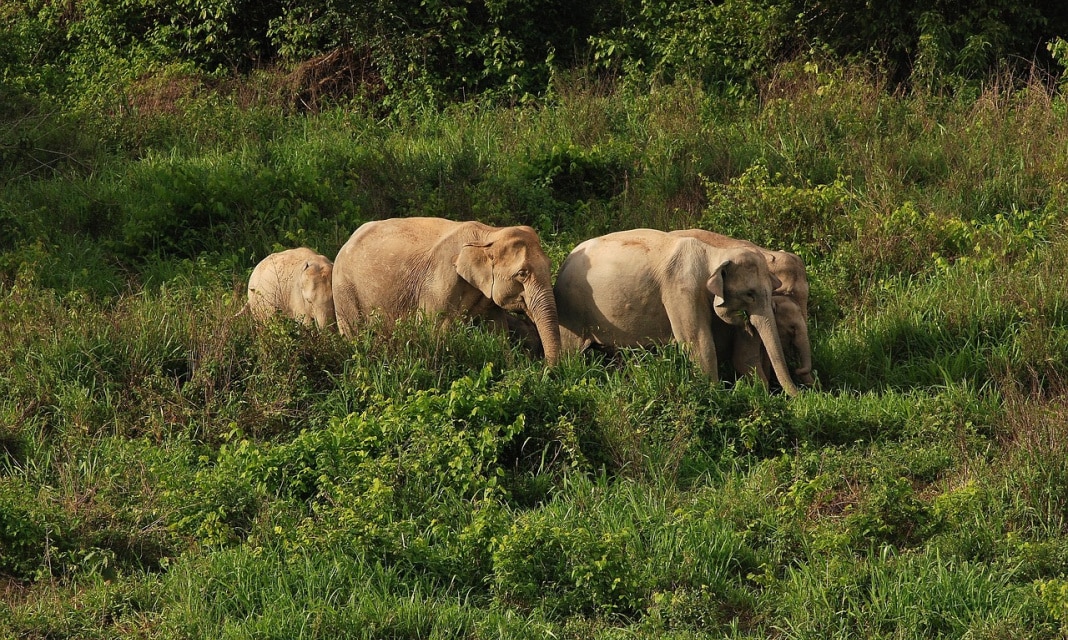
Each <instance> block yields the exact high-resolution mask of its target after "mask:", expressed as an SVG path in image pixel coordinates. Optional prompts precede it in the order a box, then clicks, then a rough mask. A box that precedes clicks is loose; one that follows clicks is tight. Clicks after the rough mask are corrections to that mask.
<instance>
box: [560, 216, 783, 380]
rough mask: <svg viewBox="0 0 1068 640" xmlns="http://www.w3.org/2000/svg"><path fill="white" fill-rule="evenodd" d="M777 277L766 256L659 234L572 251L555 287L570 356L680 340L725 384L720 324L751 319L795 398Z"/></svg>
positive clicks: (616, 237)
mask: <svg viewBox="0 0 1068 640" xmlns="http://www.w3.org/2000/svg"><path fill="white" fill-rule="evenodd" d="M778 285H779V282H778V279H777V278H775V277H774V276H772V275H771V274H770V273H769V272H768V266H767V263H766V262H765V260H764V257H763V256H762V255H761V254H760V252H758V251H755V250H753V249H750V248H746V247H736V248H717V247H713V246H711V245H708V244H705V243H703V242H701V241H699V240H697V239H695V238H684V237H679V236H672V235H669V234H667V233H664V232H663V231H656V230H653V229H634V230H631V231H620V232H617V233H610V234H608V235H605V236H601V237H598V238H593V239H590V240H587V241H585V242H583V243H581V244H580V245H578V246H577V247H575V249H574V250H573V251H572V252H571V254H570V255H569V256H568V257H567V259H566V260H564V263H563V265H561V266H560V273H559V274H558V275H557V279H556V288H555V294H556V301H557V304H558V305H559V309H560V335H561V340H562V344H563V348H564V349H565V350H581V349H584V348H585V347H587V346H588V345H589V344H591V343H597V344H602V345H606V346H614V347H625V346H645V345H653V344H662V343H665V342H668V341H670V340H672V339H674V340H675V341H676V342H678V343H679V344H681V345H682V346H683V348H684V349H685V350H686V351H687V352H688V353H689V354H690V356H691V357H692V358H695V359H696V360H697V362H698V363H699V364H700V366H701V369H702V370H703V371H704V372H705V373H707V374H708V375H709V376H710V377H711V378H712V379H713V380H718V379H719V372H718V360H717V359H716V345H715V340H714V336H713V333H712V323H713V319H714V318H719V319H721V320H723V321H724V322H726V323H728V324H731V325H735V326H743V325H745V324H746V322H747V321H748V322H749V323H750V324H751V325H752V326H753V327H754V328H755V329H756V331H757V333H758V334H759V337H760V339H761V340H762V341H763V342H764V344H765V345H766V346H767V349H768V354H769V357H770V359H771V361H772V365H773V368H774V370H775V373H776V376H777V377H778V380H779V383H780V384H781V385H782V388H783V389H784V390H785V391H786V392H787V393H789V394H791V395H793V394H796V393H797V387H796V386H795V385H794V382H793V380H792V379H791V378H790V372H789V369H788V368H787V366H786V358H785V357H784V355H783V351H782V345H781V343H780V342H779V334H778V331H776V328H775V318H774V314H773V311H772V307H771V295H772V291H773V290H774V289H775V288H776V287H777V286H778Z"/></svg>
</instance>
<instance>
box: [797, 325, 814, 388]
mask: <svg viewBox="0 0 1068 640" xmlns="http://www.w3.org/2000/svg"><path fill="white" fill-rule="evenodd" d="M794 347H795V348H796V349H797V353H798V357H799V359H800V361H801V363H800V366H799V367H798V368H797V369H795V370H794V373H796V374H797V377H798V379H799V380H801V383H802V384H807V385H812V384H815V382H816V379H815V378H814V377H813V376H812V344H811V343H810V342H809V339H808V323H806V322H804V321H802V322H801V323H800V325H799V326H798V327H797V333H796V334H795V335H794Z"/></svg>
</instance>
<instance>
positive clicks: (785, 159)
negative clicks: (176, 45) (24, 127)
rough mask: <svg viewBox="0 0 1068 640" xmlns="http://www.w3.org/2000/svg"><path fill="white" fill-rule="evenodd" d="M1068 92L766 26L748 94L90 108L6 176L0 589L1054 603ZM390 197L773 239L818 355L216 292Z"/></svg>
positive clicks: (133, 618) (484, 214)
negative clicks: (500, 104)
mask: <svg viewBox="0 0 1068 640" xmlns="http://www.w3.org/2000/svg"><path fill="white" fill-rule="evenodd" d="M209 106H210V107H211V108H208V107H209ZM1066 114H1068V110H1066V109H1065V107H1064V102H1063V99H1062V98H1061V97H1060V96H1058V95H1054V94H1050V93H1048V92H1047V91H1046V90H1045V88H1044V87H1043V86H1042V85H1041V84H1039V83H1035V82H1032V83H1029V84H1028V83H1019V82H1015V81H1013V82H1010V81H1009V80H1008V79H1005V78H995V79H993V80H992V81H991V82H990V83H988V84H987V85H986V86H984V87H982V88H980V89H979V90H977V91H976V92H974V93H973V94H970V95H965V94H964V93H961V94H958V95H955V96H946V95H927V94H924V93H922V92H916V93H911V94H894V93H890V92H888V90H887V87H886V86H885V84H884V83H883V82H882V80H881V79H880V78H879V77H878V76H875V75H873V74H871V73H869V72H867V71H862V70H857V69H851V68H842V67H837V68H836V67H827V66H822V67H819V66H813V65H809V66H808V67H805V66H803V65H787V66H784V67H782V68H780V69H779V70H778V71H777V73H776V75H775V76H774V77H773V78H771V79H769V80H768V82H767V83H766V84H765V85H763V86H762V87H761V93H760V95H759V99H755V100H749V101H744V102H739V101H737V100H727V99H724V98H722V97H717V96H711V95H708V94H705V93H703V92H702V91H700V90H698V89H696V88H694V87H692V86H685V85H677V86H669V87H659V88H656V89H654V90H652V91H650V92H647V93H645V94H641V95H638V94H635V93H633V90H632V89H626V88H621V87H615V86H612V85H610V84H594V83H591V82H589V81H586V80H583V79H581V78H574V79H570V80H568V81H567V82H563V83H561V84H560V85H559V86H558V88H557V91H556V93H555V95H554V97H553V100H552V101H551V102H550V103H548V104H545V105H541V106H523V107H516V108H512V109H504V108H500V109H489V108H473V107H457V108H453V109H449V110H446V111H445V112H442V113H438V114H424V115H422V116H418V117H415V116H413V117H412V118H410V119H408V120H400V119H397V120H393V121H390V122H386V123H381V122H375V121H373V120H371V119H368V118H366V117H364V116H361V115H357V114H352V113H345V112H342V111H336V112H332V113H325V114H321V115H317V116H301V117H289V116H284V115H283V114H281V113H275V112H272V111H271V110H270V109H267V108H257V109H253V110H240V109H237V108H232V107H227V106H226V105H224V104H221V103H219V102H218V101H216V102H213V103H212V104H211V105H208V104H198V103H196V101H194V102H193V103H192V104H191V105H190V106H189V107H188V112H185V113H182V112H177V113H174V114H170V115H168V116H166V117H165V118H164V117H161V119H159V120H154V121H142V122H137V123H131V122H125V123H119V126H116V128H115V129H113V130H111V131H110V132H109V135H110V136H112V137H111V138H109V140H111V143H113V146H112V147H111V148H110V149H109V150H105V151H102V152H101V154H100V155H97V156H94V163H93V170H92V171H83V172H78V171H72V172H71V173H69V174H65V175H59V174H53V175H51V176H48V177H46V176H36V177H34V178H33V179H26V178H17V177H14V176H8V177H7V182H5V183H4V187H3V190H2V191H0V232H2V233H0V243H3V244H0V342H2V343H3V344H4V346H5V347H4V349H3V350H0V385H2V386H3V389H4V393H3V394H0V575H2V577H0V592H2V593H4V594H5V597H4V598H3V600H4V602H3V604H2V605H0V629H2V630H3V633H4V634H6V635H12V636H16V637H72V636H76V637H127V636H135V635H140V636H148V637H263V636H279V637H281V636H284V637H383V636H388V637H455V636H457V635H460V636H466V637H475V638H480V637H530V636H531V635H536V636H539V637H540V636H548V635H551V636H555V637H568V638H580V637H582V638H585V637H624V636H625V637H650V638H652V637H675V638H700V637H722V636H731V637H767V636H775V635H778V636H785V637H895V638H905V637H930V636H932V635H940V636H944V637H964V636H972V637H1015V636H1023V635H1030V636H1032V637H1050V638H1052V637H1058V634H1063V633H1064V630H1065V629H1066V628H1068V627H1066V625H1068V613H1065V612H1068V605H1066V604H1065V603H1066V601H1068V600H1066V598H1065V597H1064V596H1063V593H1065V591H1064V589H1063V588H1062V587H1063V585H1064V581H1065V575H1066V571H1068V565H1066V563H1065V561H1064V560H1063V558H1064V557H1065V551H1066V550H1068V536H1066V529H1065V526H1066V520H1065V518H1066V515H1065V514H1066V511H1065V505H1066V504H1068V493H1066V490H1065V487H1066V486H1068V469H1066V466H1065V460H1066V459H1068V458H1066V456H1065V455H1064V454H1065V451H1064V442H1065V438H1064V433H1063V424H1064V422H1065V417H1066V411H1065V406H1064V405H1065V402H1064V389H1065V386H1064V381H1065V380H1066V379H1068V378H1066V374H1068V371H1066V370H1065V367H1066V365H1065V363H1066V362H1068V330H1066V326H1068V314H1066V312H1065V310H1066V309H1068V305H1066V302H1065V289H1064V287H1063V286H1061V285H1060V283H1061V271H1063V269H1062V265H1063V264H1064V262H1065V257H1066V256H1065V253H1066V251H1068V242H1066V240H1065V227H1064V223H1063V209H1064V206H1065V191H1064V189H1063V188H1062V187H1061V186H1060V184H1059V176H1060V171H1061V169H1062V168H1063V166H1065V163H1066V158H1065V149H1066V148H1068V147H1066V146H1065V145H1064V135H1065V134H1064V131H1068V127H1065V126H1064V124H1065V122H1064V120H1065V118H1066V117H1068V115H1066ZM134 125H136V126H134ZM124 127H128V128H124ZM119 143H121V144H119ZM400 215H441V216H448V217H452V218H457V219H460V218H477V219H481V220H485V221H487V222H492V223H495V224H518V223H525V224H532V225H533V226H535V228H536V229H537V230H538V231H539V233H540V235H541V238H542V241H543V243H544V244H545V246H546V249H547V252H548V253H549V255H550V256H551V257H552V258H553V260H554V264H557V265H558V264H559V263H560V261H561V260H562V259H563V257H564V256H566V255H567V253H568V251H569V250H570V248H571V247H572V246H573V245H574V244H575V243H577V242H578V241H580V240H583V239H585V238H586V237H589V236H591V235H595V234H598V233H603V232H607V231H611V230H616V229H622V228H627V227H638V226H650V227H658V228H675V227H692V226H705V227H709V228H714V229H717V230H721V231H726V232H729V233H734V234H736V235H742V236H744V237H750V238H752V239H756V240H759V241H760V242H764V243H766V244H769V245H771V246H775V247H782V248H786V249H790V250H792V251H795V252H797V253H799V254H800V255H802V256H803V257H804V258H805V260H806V262H807V264H808V268H809V276H810V280H811V282H812V304H811V308H812V317H811V319H810V320H811V329H812V336H813V342H814V344H815V353H814V363H815V368H816V372H817V376H818V384H817V385H816V386H815V387H814V388H813V389H810V390H808V391H806V392H805V393H803V394H802V395H800V396H798V397H796V398H787V397H786V396H784V395H782V394H779V393H774V392H771V391H768V390H767V389H765V388H763V387H762V386H760V385H759V384H756V383H753V382H751V381H748V380H734V379H733V376H732V375H731V374H730V372H729V371H726V370H724V371H723V372H721V373H722V374H723V375H722V377H723V378H724V379H725V382H724V383H723V384H722V385H712V384H711V383H709V381H708V380H707V378H705V377H704V376H702V375H701V374H700V372H699V371H698V370H697V369H695V368H694V366H693V364H692V363H691V362H690V361H689V360H688V359H687V358H686V357H685V355H684V354H683V353H682V352H681V351H680V350H679V349H678V348H676V347H672V346H666V347H664V348H662V349H658V350H623V351H621V352H619V353H616V354H606V353H585V354H575V355H569V356H567V357H565V358H563V359H562V361H561V362H560V363H559V364H558V365H557V366H556V367H554V368H552V369H546V368H545V367H544V366H543V363H542V362H541V361H540V360H539V359H537V358H536V357H534V356H533V355H532V354H531V353H528V352H527V351H526V350H524V348H523V347H522V346H520V345H518V344H515V343H514V342H513V341H511V340H510V339H509V338H507V337H505V336H501V335H497V334H494V333H490V332H488V331H486V330H485V329H484V328H482V327H479V326H477V325H476V324H471V323H467V322H457V323H454V324H449V325H447V326H445V327H439V326H436V325H435V324H434V323H428V322H424V321H423V320H421V319H412V320H411V321H406V322H402V323H399V324H396V325H387V324H385V323H380V322H371V323H368V324H367V325H366V326H364V327H362V328H361V330H360V331H359V332H358V334H357V335H356V336H355V337H353V338H352V339H342V338H340V337H339V336H336V335H332V334H329V333H322V332H318V331H314V330H308V329H305V328H303V327H301V326H299V325H297V324H295V323H293V322H288V321H284V320H277V321H273V322H270V323H267V324H264V325H259V324H255V323H253V322H251V321H250V319H249V318H247V317H245V316H240V317H236V318H235V317H234V313H235V312H236V311H237V310H238V309H239V308H240V305H241V303H242V300H241V296H242V295H243V288H244V280H245V278H246V277H247V273H248V271H249V270H250V268H251V267H252V265H253V264H254V263H255V261H256V260H258V259H259V258H261V257H262V256H263V255H265V254H266V253H267V252H269V251H272V250H274V249H276V248H280V247H288V246H293V245H298V244H303V245H309V246H312V247H314V248H316V249H318V250H319V251H321V252H323V253H325V254H327V255H331V252H332V251H335V250H336V248H337V247H338V246H340V244H341V243H342V242H343V241H344V240H345V238H346V237H347V236H348V234H350V233H351V232H352V230H354V229H355V228H356V226H358V225H359V224H360V223H362V222H363V221H365V220H369V219H374V218H381V217H388V216H400ZM9 594H10V595H9Z"/></svg>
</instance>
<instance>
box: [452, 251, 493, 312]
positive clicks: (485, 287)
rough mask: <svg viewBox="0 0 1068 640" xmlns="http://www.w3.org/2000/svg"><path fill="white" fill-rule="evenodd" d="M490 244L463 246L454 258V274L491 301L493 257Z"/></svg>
mask: <svg viewBox="0 0 1068 640" xmlns="http://www.w3.org/2000/svg"><path fill="white" fill-rule="evenodd" d="M490 246H492V245H491V244H465V245H464V246H463V247H462V248H461V249H460V255H458V256H456V273H458V274H459V275H460V277H461V278H463V279H464V280H466V281H467V282H468V283H469V284H470V285H471V286H473V287H474V288H476V289H478V290H479V291H481V292H482V295H484V296H486V297H487V298H489V299H490V300H492V299H493V257H492V256H491V255H490Z"/></svg>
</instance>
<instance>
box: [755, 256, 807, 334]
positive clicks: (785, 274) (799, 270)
mask: <svg viewBox="0 0 1068 640" xmlns="http://www.w3.org/2000/svg"><path fill="white" fill-rule="evenodd" d="M764 259H765V260H767V261H768V270H769V271H771V273H772V274H773V275H774V276H776V277H777V278H778V279H779V280H780V281H781V284H780V285H779V286H778V287H776V288H775V292H774V293H775V295H776V296H788V297H789V298H791V299H793V300H794V301H795V302H796V303H797V305H798V307H799V309H800V313H801V317H802V318H808V292H809V284H808V276H807V275H806V273H805V263H804V261H802V260H801V257H800V256H798V255H797V254H795V253H790V252H789V251H767V250H765V251H764Z"/></svg>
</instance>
